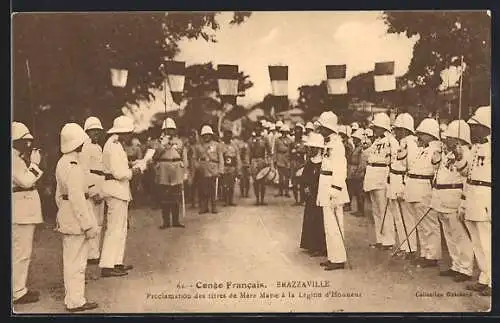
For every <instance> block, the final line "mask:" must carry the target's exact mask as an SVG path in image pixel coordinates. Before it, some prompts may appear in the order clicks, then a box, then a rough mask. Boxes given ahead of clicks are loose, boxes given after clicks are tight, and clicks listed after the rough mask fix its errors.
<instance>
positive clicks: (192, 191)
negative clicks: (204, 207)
mask: <svg viewBox="0 0 500 323" xmlns="http://www.w3.org/2000/svg"><path fill="white" fill-rule="evenodd" d="M197 144H198V138H197V133H196V130H192V131H191V132H190V133H189V136H188V140H187V144H186V151H187V159H188V163H187V172H188V180H187V187H186V192H187V193H188V199H189V200H190V202H191V207H193V208H195V207H196V197H197V196H199V194H198V192H199V178H200V174H199V172H198V170H197V169H196V168H195V167H194V162H193V152H194V149H195V147H196V145H197ZM198 201H199V199H198Z"/></svg>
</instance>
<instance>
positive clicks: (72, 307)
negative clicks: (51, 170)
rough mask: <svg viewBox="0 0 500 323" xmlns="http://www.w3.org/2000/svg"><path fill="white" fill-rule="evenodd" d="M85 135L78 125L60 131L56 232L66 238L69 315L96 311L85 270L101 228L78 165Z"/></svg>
mask: <svg viewBox="0 0 500 323" xmlns="http://www.w3.org/2000/svg"><path fill="white" fill-rule="evenodd" d="M86 140H88V136H87V134H86V133H85V131H84V130H83V129H82V128H81V127H80V126H79V125H78V124H76V123H68V124H66V125H65V126H64V127H63V128H62V130H61V152H62V153H63V156H62V157H61V158H60V159H59V161H58V162H57V166H56V174H55V175H56V181H57V188H56V196H55V198H56V203H57V206H58V208H59V211H58V212H57V231H59V232H61V233H62V234H63V238H62V243H63V268H64V270H63V271H64V289H65V292H66V295H65V298H64V304H65V305H66V308H67V310H68V311H69V312H79V311H85V310H91V309H94V308H97V307H98V305H97V303H94V302H88V301H87V300H86V298H85V269H86V267H87V258H88V251H89V240H90V239H95V237H96V236H97V234H98V231H99V230H98V224H97V221H96V217H95V215H94V214H93V208H94V207H93V204H92V202H91V201H89V186H90V185H88V181H87V178H88V177H87V176H86V175H87V174H86V172H87V169H85V168H84V167H83V166H82V164H81V163H80V161H79V154H80V153H81V151H82V147H83V143H84V142H85V141H86Z"/></svg>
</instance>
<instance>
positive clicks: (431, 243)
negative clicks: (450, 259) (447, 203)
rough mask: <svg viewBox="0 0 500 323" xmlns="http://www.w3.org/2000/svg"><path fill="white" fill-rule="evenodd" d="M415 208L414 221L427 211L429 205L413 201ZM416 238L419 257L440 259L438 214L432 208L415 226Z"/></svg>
mask: <svg viewBox="0 0 500 323" xmlns="http://www.w3.org/2000/svg"><path fill="white" fill-rule="evenodd" d="M413 207H414V210H415V221H417V222H418V221H419V220H420V219H422V217H423V216H424V215H425V214H426V213H427V211H428V210H429V207H428V206H427V205H425V204H423V203H420V202H415V203H413ZM417 229H418V240H419V242H420V257H424V258H425V259H429V260H438V259H441V228H440V227H439V220H438V215H437V213H436V212H432V210H431V211H430V212H429V213H427V215H426V216H425V218H424V219H423V220H422V221H421V222H420V224H419V225H418V227H417Z"/></svg>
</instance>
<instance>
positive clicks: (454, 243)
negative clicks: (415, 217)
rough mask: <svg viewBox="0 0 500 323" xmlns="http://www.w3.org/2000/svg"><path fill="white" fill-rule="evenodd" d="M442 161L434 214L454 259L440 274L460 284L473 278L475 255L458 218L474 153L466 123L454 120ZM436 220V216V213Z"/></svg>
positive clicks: (435, 187) (436, 181)
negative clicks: (465, 170) (469, 163)
mask: <svg viewBox="0 0 500 323" xmlns="http://www.w3.org/2000/svg"><path fill="white" fill-rule="evenodd" d="M443 134H444V135H445V136H446V138H445V139H443V143H444V145H443V152H442V154H441V162H440V164H439V168H438V170H437V173H436V177H435V178H434V182H433V185H432V200H431V207H432V210H431V211H430V213H436V214H437V218H438V219H439V221H440V222H441V224H442V228H443V233H444V238H445V241H446V245H447V246H448V251H449V254H450V258H451V267H450V269H448V270H447V271H443V272H441V273H440V275H441V276H450V277H452V278H453V280H454V281H456V282H462V281H467V280H469V279H470V278H471V276H472V267H473V264H474V253H473V251H472V243H471V241H470V238H469V236H468V235H467V232H466V230H465V226H464V224H463V223H461V222H460V220H459V218H458V208H459V206H460V201H461V200H460V197H461V196H462V191H463V186H464V182H465V177H464V176H462V175H461V173H460V172H462V171H463V170H464V169H465V167H466V166H467V161H468V160H469V156H470V151H469V148H468V145H470V144H471V142H470V128H469V125H468V124H467V123H466V122H465V121H463V120H460V121H458V120H455V121H452V122H451V123H450V125H449V127H448V128H447V130H445V132H444V133H443ZM431 216H432V217H434V216H435V215H434V214H432V215H431Z"/></svg>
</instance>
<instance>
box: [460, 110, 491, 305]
mask: <svg viewBox="0 0 500 323" xmlns="http://www.w3.org/2000/svg"><path fill="white" fill-rule="evenodd" d="M467 123H468V124H469V125H470V131H471V141H472V144H473V146H472V150H471V157H470V159H469V160H468V161H467V166H466V168H465V170H464V174H465V175H467V182H466V188H465V196H464V198H465V200H464V201H463V202H462V203H463V204H462V205H461V207H460V216H461V218H463V219H465V224H466V226H467V229H468V230H469V233H470V236H471V240H472V247H473V249H474V255H475V256H476V260H477V264H478V267H479V271H480V274H479V281H478V282H477V283H476V284H473V285H469V286H467V289H468V290H472V291H477V292H479V293H480V294H481V295H483V296H491V107H490V106H484V107H479V108H477V110H476V111H475V112H474V115H473V116H472V117H471V118H470V119H469V121H468V122H467Z"/></svg>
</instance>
